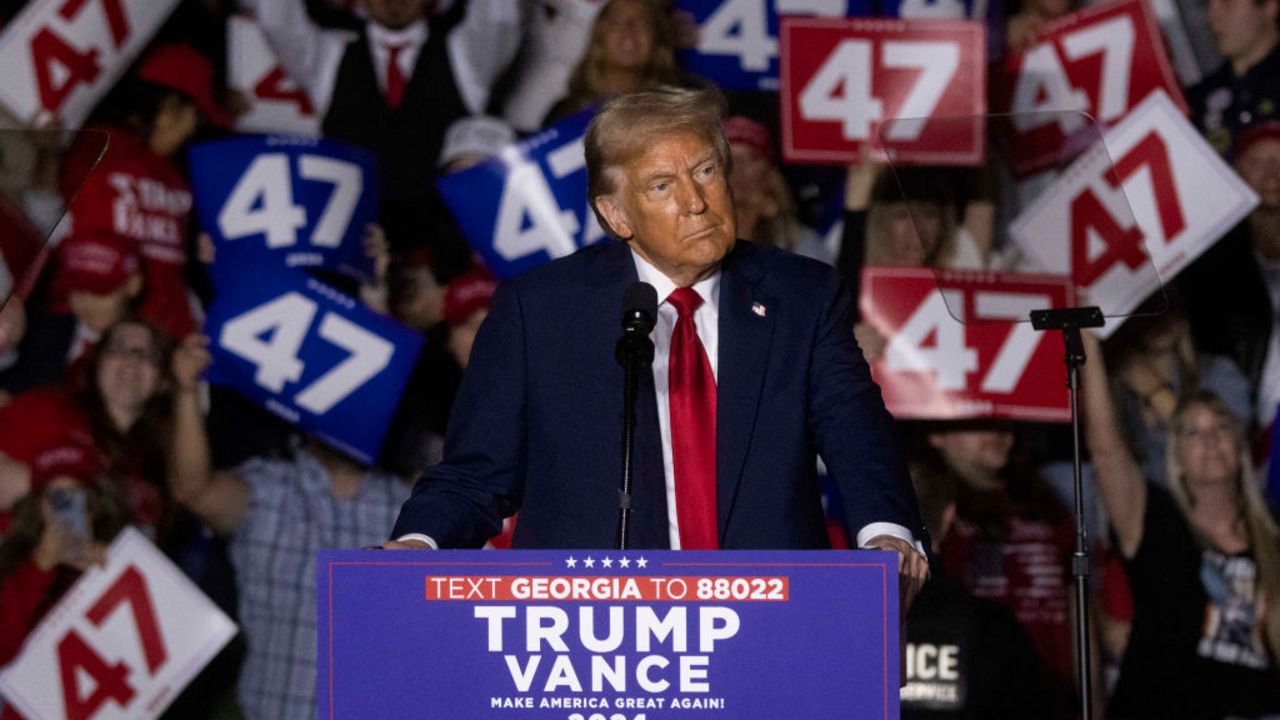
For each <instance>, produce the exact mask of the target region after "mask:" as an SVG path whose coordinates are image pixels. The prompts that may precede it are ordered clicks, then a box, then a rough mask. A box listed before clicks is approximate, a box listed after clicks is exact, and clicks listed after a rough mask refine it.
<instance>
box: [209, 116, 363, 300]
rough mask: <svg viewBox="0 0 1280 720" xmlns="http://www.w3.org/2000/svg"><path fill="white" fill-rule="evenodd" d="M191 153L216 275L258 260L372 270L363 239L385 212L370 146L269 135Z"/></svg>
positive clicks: (348, 270) (211, 145)
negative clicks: (381, 211) (367, 148)
mask: <svg viewBox="0 0 1280 720" xmlns="http://www.w3.org/2000/svg"><path fill="white" fill-rule="evenodd" d="M190 160H191V185H192V189H193V194H194V196H195V204H196V213H197V215H198V216H199V218H200V227H201V229H203V230H204V231H205V232H207V233H209V235H210V237H212V238H213V244H214V248H215V249H216V251H217V261H216V262H215V263H214V271H213V272H214V277H215V280H216V279H217V278H219V277H222V276H224V275H225V274H226V272H228V268H231V269H234V271H236V272H238V271H239V270H240V269H241V268H243V267H245V266H247V265H249V264H258V263H268V264H274V265H276V266H278V267H299V268H325V269H329V270H337V271H339V272H344V273H347V274H349V275H353V276H355V277H358V278H362V279H365V280H368V279H371V278H372V276H373V260H372V258H370V257H369V256H368V255H367V254H366V253H365V249H364V242H363V238H364V236H365V232H366V230H367V228H368V226H369V224H370V223H373V222H376V221H377V214H378V187H377V172H376V165H375V162H376V161H375V159H374V157H373V155H371V154H370V153H367V152H365V151H363V150H360V149H358V148H354V147H351V146H349V145H346V144H343V143H340V142H336V141H334V140H324V139H318V138H306V137H300V136H293V135H266V136H246V137H236V138H232V139H229V140H217V141H214V142H208V143H201V144H199V145H196V146H194V147H192V148H191V150H190ZM218 284H219V285H222V284H224V283H218Z"/></svg>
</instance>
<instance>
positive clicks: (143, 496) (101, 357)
mask: <svg viewBox="0 0 1280 720" xmlns="http://www.w3.org/2000/svg"><path fill="white" fill-rule="evenodd" d="M169 355H170V343H169V341H168V339H167V338H166V337H165V336H164V334H163V333H161V332H160V330H159V329H157V328H155V327H154V326H152V325H150V324H148V323H146V322H143V321H140V320H136V319H127V320H123V321H121V322H119V323H116V324H115V325H113V326H112V327H111V328H110V329H108V330H107V332H106V333H104V334H103V337H102V340H101V341H100V342H99V343H98V344H97V346H95V348H94V352H93V354H92V356H91V357H90V358H89V361H88V364H87V366H86V371H85V375H84V377H83V379H81V380H79V381H78V382H76V381H72V382H71V383H68V384H65V385H56V386H47V387H42V388H37V389H34V390H30V391H27V392H25V393H21V394H19V395H17V396H16V397H14V399H13V401H12V402H11V403H9V404H8V405H7V406H5V407H3V408H0V501H4V502H5V504H2V505H0V511H4V510H8V509H9V508H10V507H11V506H12V505H13V504H14V502H15V501H16V500H18V499H20V498H22V497H24V496H26V495H27V494H28V492H29V491H30V490H31V488H32V483H31V480H32V470H31V464H32V463H33V462H34V461H35V460H36V458H37V456H38V454H39V452H40V451H41V449H42V448H45V447H48V446H49V445H51V444H53V443H55V442H57V441H58V440H60V439H63V438H65V437H67V436H68V435H73V434H81V435H84V436H86V437H89V438H90V439H91V441H92V443H93V444H94V445H95V446H96V447H97V448H98V449H99V450H100V451H101V452H102V454H103V455H104V456H105V461H106V463H107V470H108V474H109V475H110V476H111V477H112V478H114V479H115V480H116V481H118V482H119V483H120V491H121V493H122V494H123V495H124V497H125V498H126V504H127V506H128V507H129V509H130V512H131V514H132V516H133V519H134V521H135V522H136V523H137V524H138V525H139V526H140V527H141V528H142V529H143V530H144V532H147V533H148V534H150V535H151V536H152V538H153V539H156V540H157V541H162V540H163V537H162V536H163V535H164V530H165V529H166V525H167V521H168V520H169V517H168V512H167V511H168V499H167V492H166V489H165V487H166V479H167V474H168V470H167V462H168V452H169V420H168V415H169V407H170V403H169V402H168V389H169V380H168V377H169V375H168V368H169Z"/></svg>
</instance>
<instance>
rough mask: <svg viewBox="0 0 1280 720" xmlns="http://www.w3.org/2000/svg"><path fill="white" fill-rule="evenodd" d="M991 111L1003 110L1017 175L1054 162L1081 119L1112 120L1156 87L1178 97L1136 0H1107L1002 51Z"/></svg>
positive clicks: (1082, 125)
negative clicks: (1016, 48) (1021, 46)
mask: <svg viewBox="0 0 1280 720" xmlns="http://www.w3.org/2000/svg"><path fill="white" fill-rule="evenodd" d="M993 89H994V91H995V92H994V95H993V97H994V105H995V110H996V112H1000V113H1011V114H1012V117H1011V118H1010V122H1011V123H1012V126H1013V127H1012V131H1013V148H1014V164H1015V166H1016V167H1015V169H1016V170H1017V172H1018V173H1019V174H1020V175H1025V174H1029V173H1032V172H1034V171H1036V170H1042V169H1045V168H1047V167H1051V166H1053V165H1055V164H1057V163H1058V162H1059V161H1060V160H1063V159H1065V157H1064V156H1066V155H1068V154H1069V148H1072V147H1078V146H1079V145H1078V143H1073V142H1071V140H1072V135H1073V134H1075V133H1078V132H1091V128H1090V123H1089V120H1088V117H1086V115H1087V116H1089V117H1092V118H1095V119H1096V120H1097V121H1098V122H1099V123H1101V124H1102V125H1104V126H1108V125H1112V124H1114V123H1116V122H1118V121H1120V120H1121V119H1122V118H1124V116H1125V115H1127V114H1128V113H1129V111H1130V110H1131V109H1133V108H1134V107H1135V106H1136V105H1137V104H1138V103H1140V102H1142V101H1143V100H1144V99H1146V98H1147V97H1149V96H1150V95H1151V94H1152V93H1154V92H1156V91H1158V90H1163V91H1165V93H1167V94H1168V95H1169V97H1171V98H1173V100H1174V102H1175V103H1176V104H1177V105H1178V107H1179V108H1180V109H1181V110H1182V111H1183V112H1186V107H1187V104H1186V101H1185V100H1183V98H1182V92H1181V90H1180V89H1179V87H1178V79H1177V76H1175V75H1174V73H1173V68H1172V67H1171V66H1170V65H1169V57H1168V54H1167V53H1166V51H1165V48H1164V43H1163V41H1162V40H1161V37H1160V26H1159V24H1158V22H1157V21H1156V18H1155V15H1154V14H1153V13H1152V12H1151V9H1150V8H1149V7H1148V6H1147V4H1146V3H1145V2H1143V0H1115V1H1114V2H1104V3H1099V4H1097V5H1090V6H1089V7H1087V8H1085V9H1084V10H1081V11H1079V12H1075V13H1072V14H1070V15H1066V16H1064V17H1062V18H1059V19H1058V20H1056V21H1055V22H1053V23H1051V24H1049V25H1048V26H1046V27H1045V29H1044V30H1043V31H1042V32H1041V33H1040V34H1039V35H1038V36H1037V37H1036V39H1035V41H1034V42H1033V43H1032V45H1031V46H1030V47H1029V48H1028V49H1027V50H1026V51H1025V52H1022V53H1018V54H1010V55H1009V56H1008V57H1007V58H1006V59H1005V63H1004V68H1003V71H1002V77H1001V78H1000V79H999V80H998V81H997V82H996V83H995V88H993Z"/></svg>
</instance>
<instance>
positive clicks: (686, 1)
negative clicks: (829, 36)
mask: <svg viewBox="0 0 1280 720" xmlns="http://www.w3.org/2000/svg"><path fill="white" fill-rule="evenodd" d="M677 5H678V7H679V8H680V9H681V10H683V11H685V12H687V13H689V14H690V15H692V16H693V19H694V21H695V22H696V23H697V24H698V42H697V44H696V45H695V46H694V48H693V49H691V50H688V51H685V52H684V53H683V54H682V56H681V58H680V64H681V66H683V67H684V68H686V69H687V70H690V71H692V72H695V73H697V74H699V75H702V76H703V77H707V78H710V79H712V80H715V81H716V83H717V84H718V85H719V86H720V87H722V88H724V89H725V90H777V89H778V16H779V15H811V16H812V15H817V16H822V17H862V16H864V15H870V14H871V4H870V0H679V2H678V3H677Z"/></svg>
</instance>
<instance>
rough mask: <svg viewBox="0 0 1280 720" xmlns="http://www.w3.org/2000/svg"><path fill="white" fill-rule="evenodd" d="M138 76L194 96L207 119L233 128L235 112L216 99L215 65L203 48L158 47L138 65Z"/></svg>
mask: <svg viewBox="0 0 1280 720" xmlns="http://www.w3.org/2000/svg"><path fill="white" fill-rule="evenodd" d="M138 78H140V79H142V80H145V81H147V82H149V83H154V84H156V85H160V86H162V87H167V88H170V89H172V90H177V91H178V92H180V93H182V94H184V95H186V96H187V97H189V98H191V101H192V102H194V103H195V104H196V107H197V108H199V109H200V112H202V113H204V116H205V118H206V119H207V120H208V121H209V122H210V123H212V124H213V125H216V126H217V127H221V128H227V127H231V122H232V117H231V113H229V112H227V109H226V108H224V107H223V106H222V103H220V102H218V101H217V99H216V98H215V94H214V90H213V65H212V64H211V63H210V62H209V59H208V58H206V57H205V56H204V55H202V54H201V53H200V51H199V50H196V49H195V48H193V47H191V46H190V45H185V44H182V43H165V44H163V45H159V46H157V47H156V48H154V49H153V50H152V51H151V52H150V53H149V54H148V55H147V57H146V59H144V60H143V61H142V64H141V65H140V66H138Z"/></svg>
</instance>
